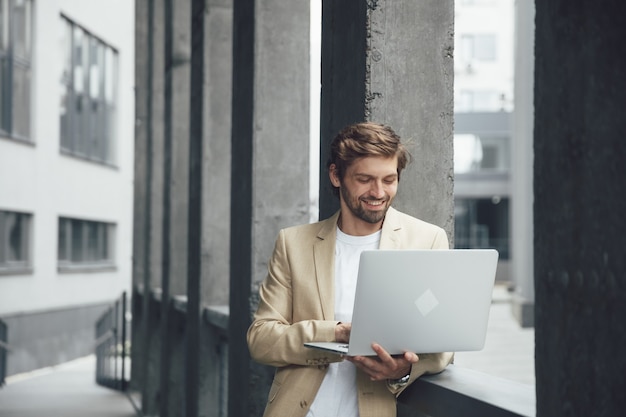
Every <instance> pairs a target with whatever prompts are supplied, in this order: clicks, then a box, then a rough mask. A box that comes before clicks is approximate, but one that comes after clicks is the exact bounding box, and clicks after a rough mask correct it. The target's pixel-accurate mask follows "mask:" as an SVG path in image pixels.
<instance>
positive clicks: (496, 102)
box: [454, 89, 508, 113]
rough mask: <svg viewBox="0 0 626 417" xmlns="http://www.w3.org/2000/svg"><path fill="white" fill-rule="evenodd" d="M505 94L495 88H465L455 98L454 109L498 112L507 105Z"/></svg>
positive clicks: (456, 110) (459, 110) (460, 111)
mask: <svg viewBox="0 0 626 417" xmlns="http://www.w3.org/2000/svg"><path fill="white" fill-rule="evenodd" d="M507 105H508V103H507V98H506V96H505V94H503V93H500V92H498V91H494V90H467V89H463V90H461V92H460V93H459V94H458V96H457V97H456V98H455V103H454V111H455V112H458V113H463V112H497V111H502V110H504V109H505V108H506V107H507Z"/></svg>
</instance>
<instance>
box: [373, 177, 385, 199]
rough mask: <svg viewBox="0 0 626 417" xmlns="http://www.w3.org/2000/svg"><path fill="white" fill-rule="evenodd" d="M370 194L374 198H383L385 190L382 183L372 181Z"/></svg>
mask: <svg viewBox="0 0 626 417" xmlns="http://www.w3.org/2000/svg"><path fill="white" fill-rule="evenodd" d="M370 194H371V196H372V197H374V198H383V197H384V196H385V189H384V186H383V183H382V181H372V184H371V187H370Z"/></svg>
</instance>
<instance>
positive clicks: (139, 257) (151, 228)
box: [131, 0, 163, 415]
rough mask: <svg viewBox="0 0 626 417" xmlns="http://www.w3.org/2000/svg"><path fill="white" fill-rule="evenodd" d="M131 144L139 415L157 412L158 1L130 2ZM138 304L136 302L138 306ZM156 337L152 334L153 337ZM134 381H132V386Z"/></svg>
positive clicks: (159, 212)
mask: <svg viewBox="0 0 626 417" xmlns="http://www.w3.org/2000/svg"><path fill="white" fill-rule="evenodd" d="M135 7H136V21H137V24H136V48H135V54H136V70H135V78H136V80H137V82H136V86H137V100H136V119H137V120H136V126H137V127H136V132H135V134H136V148H135V201H134V202H135V206H134V214H133V217H134V224H135V226H134V243H133V291H134V294H133V302H134V305H133V313H134V319H133V329H134V330H133V332H132V335H133V336H132V337H133V339H132V352H131V354H132V374H133V375H134V376H133V384H132V385H131V388H132V387H133V386H134V387H135V388H136V389H138V390H140V391H141V394H142V396H141V397H142V411H143V413H144V415H154V414H155V413H156V410H157V397H158V388H159V357H160V350H159V346H160V343H159V342H160V339H159V337H158V334H159V333H158V330H159V322H158V321H157V320H156V317H157V316H156V315H155V314H154V313H155V310H154V308H153V307H154V305H153V303H152V301H151V299H152V295H153V290H154V289H156V288H159V287H160V285H161V282H160V281H161V250H162V247H161V244H162V240H161V236H162V235H161V231H162V212H163V210H162V207H163V175H162V169H161V167H162V165H163V124H162V120H163V53H162V51H163V25H162V22H163V4H162V1H149V0H144V1H137V2H136V6H135ZM138 304H139V305H138ZM155 335H157V336H155ZM135 381H137V384H135Z"/></svg>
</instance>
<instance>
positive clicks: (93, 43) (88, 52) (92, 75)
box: [60, 16, 117, 162]
mask: <svg viewBox="0 0 626 417" xmlns="http://www.w3.org/2000/svg"><path fill="white" fill-rule="evenodd" d="M61 18H62V19H63V20H64V21H65V22H66V24H67V25H68V26H69V27H71V28H72V35H71V38H70V39H71V40H72V42H73V46H68V48H70V49H71V51H72V54H71V62H72V63H71V71H70V74H69V79H68V80H62V82H61V91H60V101H61V112H60V118H61V120H60V122H61V127H60V128H61V136H62V137H61V144H62V146H63V148H64V149H65V150H67V151H69V152H71V153H72V154H74V155H77V156H81V157H85V158H88V159H90V160H94V161H102V162H113V161H112V160H111V159H110V156H111V155H112V152H110V149H111V148H112V141H113V140H114V138H113V137H112V132H114V131H115V130H114V129H113V128H112V126H110V123H112V122H114V120H115V119H114V118H113V117H112V116H113V114H112V113H113V111H114V110H115V105H114V101H115V82H116V81H115V67H116V65H117V61H116V52H115V50H114V49H113V48H111V47H110V46H108V45H107V44H105V43H104V42H103V41H102V40H100V39H98V38H96V37H94V36H92V35H91V34H90V33H89V32H88V30H86V29H83V28H81V27H79V26H78V25H77V24H75V23H73V22H71V21H70V20H68V19H67V18H65V17H63V16H62V17H61ZM65 42H69V40H66V41H65ZM65 86H67V87H65Z"/></svg>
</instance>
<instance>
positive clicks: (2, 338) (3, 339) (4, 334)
mask: <svg viewBox="0 0 626 417" xmlns="http://www.w3.org/2000/svg"><path fill="white" fill-rule="evenodd" d="M7 341H8V331H7V325H6V323H5V322H3V321H2V320H0V387H1V386H3V385H4V379H5V378H6V376H7V351H8V350H9V345H8V344H7Z"/></svg>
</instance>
